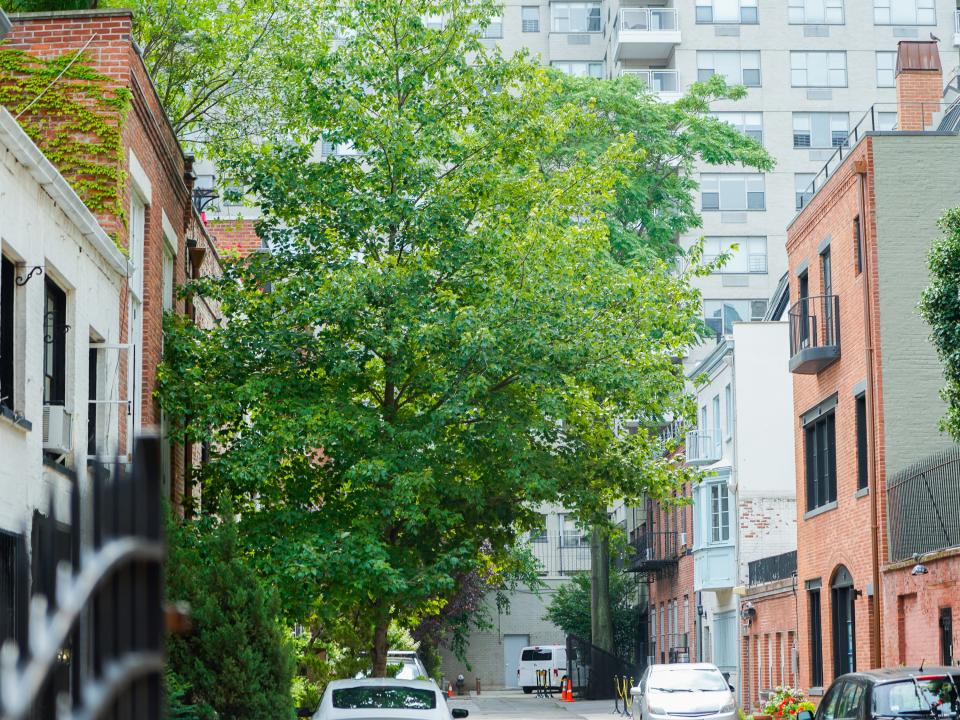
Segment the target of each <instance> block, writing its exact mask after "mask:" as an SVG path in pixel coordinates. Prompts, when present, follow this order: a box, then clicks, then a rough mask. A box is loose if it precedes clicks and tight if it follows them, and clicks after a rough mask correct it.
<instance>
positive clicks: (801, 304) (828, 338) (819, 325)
mask: <svg viewBox="0 0 960 720" xmlns="http://www.w3.org/2000/svg"><path fill="white" fill-rule="evenodd" d="M839 359H840V298H839V297H838V296H836V295H815V296H812V297H805V298H800V300H798V301H797V302H796V303H795V304H794V306H793V307H792V308H790V372H792V373H797V374H798V375H816V374H817V373H818V372H820V371H821V370H823V369H824V368H826V367H827V366H829V365H831V364H832V363H835V362H836V361H837V360H839Z"/></svg>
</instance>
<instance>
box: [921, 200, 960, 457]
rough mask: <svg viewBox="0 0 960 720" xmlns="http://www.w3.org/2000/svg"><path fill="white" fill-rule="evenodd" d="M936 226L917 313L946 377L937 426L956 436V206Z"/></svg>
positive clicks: (959, 422)
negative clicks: (927, 283)
mask: <svg viewBox="0 0 960 720" xmlns="http://www.w3.org/2000/svg"><path fill="white" fill-rule="evenodd" d="M939 225H940V227H941V229H942V230H943V237H941V238H940V239H939V240H937V241H935V242H934V243H933V246H932V247H931V249H930V258H929V264H930V286H929V287H928V288H927V289H926V290H925V291H924V292H923V295H922V297H921V299H920V313H921V314H922V315H923V317H924V319H925V320H926V321H927V322H928V323H929V324H930V327H931V340H932V341H933V345H934V347H935V348H936V349H937V354H938V355H939V356H940V359H941V360H942V361H943V364H944V374H945V375H946V379H947V384H946V387H944V388H943V390H942V391H941V395H942V396H943V399H944V401H946V403H947V414H946V416H945V417H944V418H943V420H942V421H941V428H942V429H943V430H944V431H945V432H948V433H950V435H951V436H953V438H954V439H960V208H954V209H953V210H949V211H947V212H946V213H945V214H944V216H943V217H942V218H940V221H939Z"/></svg>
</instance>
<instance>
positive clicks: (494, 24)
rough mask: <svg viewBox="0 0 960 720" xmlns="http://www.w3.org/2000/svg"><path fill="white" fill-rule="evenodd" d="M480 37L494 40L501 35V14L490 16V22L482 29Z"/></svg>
mask: <svg viewBox="0 0 960 720" xmlns="http://www.w3.org/2000/svg"><path fill="white" fill-rule="evenodd" d="M481 37H484V38H487V39H488V40H491V39H492V40H496V39H499V38H502V37H503V16H502V15H494V16H492V17H491V18H490V23H489V24H488V25H487V26H486V27H485V28H484V29H483V33H482V35H481Z"/></svg>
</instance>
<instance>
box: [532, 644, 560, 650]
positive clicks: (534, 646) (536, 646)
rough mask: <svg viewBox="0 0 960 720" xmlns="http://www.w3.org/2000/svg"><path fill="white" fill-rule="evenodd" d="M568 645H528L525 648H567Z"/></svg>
mask: <svg viewBox="0 0 960 720" xmlns="http://www.w3.org/2000/svg"><path fill="white" fill-rule="evenodd" d="M566 649H567V646H566V645H527V646H526V647H525V648H524V650H566Z"/></svg>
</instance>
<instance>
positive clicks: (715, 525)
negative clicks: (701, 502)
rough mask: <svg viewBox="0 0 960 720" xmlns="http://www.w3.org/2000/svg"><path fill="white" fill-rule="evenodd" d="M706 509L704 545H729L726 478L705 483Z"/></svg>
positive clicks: (728, 495)
mask: <svg viewBox="0 0 960 720" xmlns="http://www.w3.org/2000/svg"><path fill="white" fill-rule="evenodd" d="M706 486H707V487H706V496H707V497H706V499H707V501H708V502H709V509H708V511H707V513H708V514H707V527H706V528H705V530H706V531H707V532H706V535H707V542H706V545H710V546H712V545H729V544H730V542H731V537H732V534H731V517H730V516H731V512H730V508H731V502H730V488H729V487H728V486H727V481H726V479H723V480H719V481H714V482H709V483H706Z"/></svg>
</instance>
